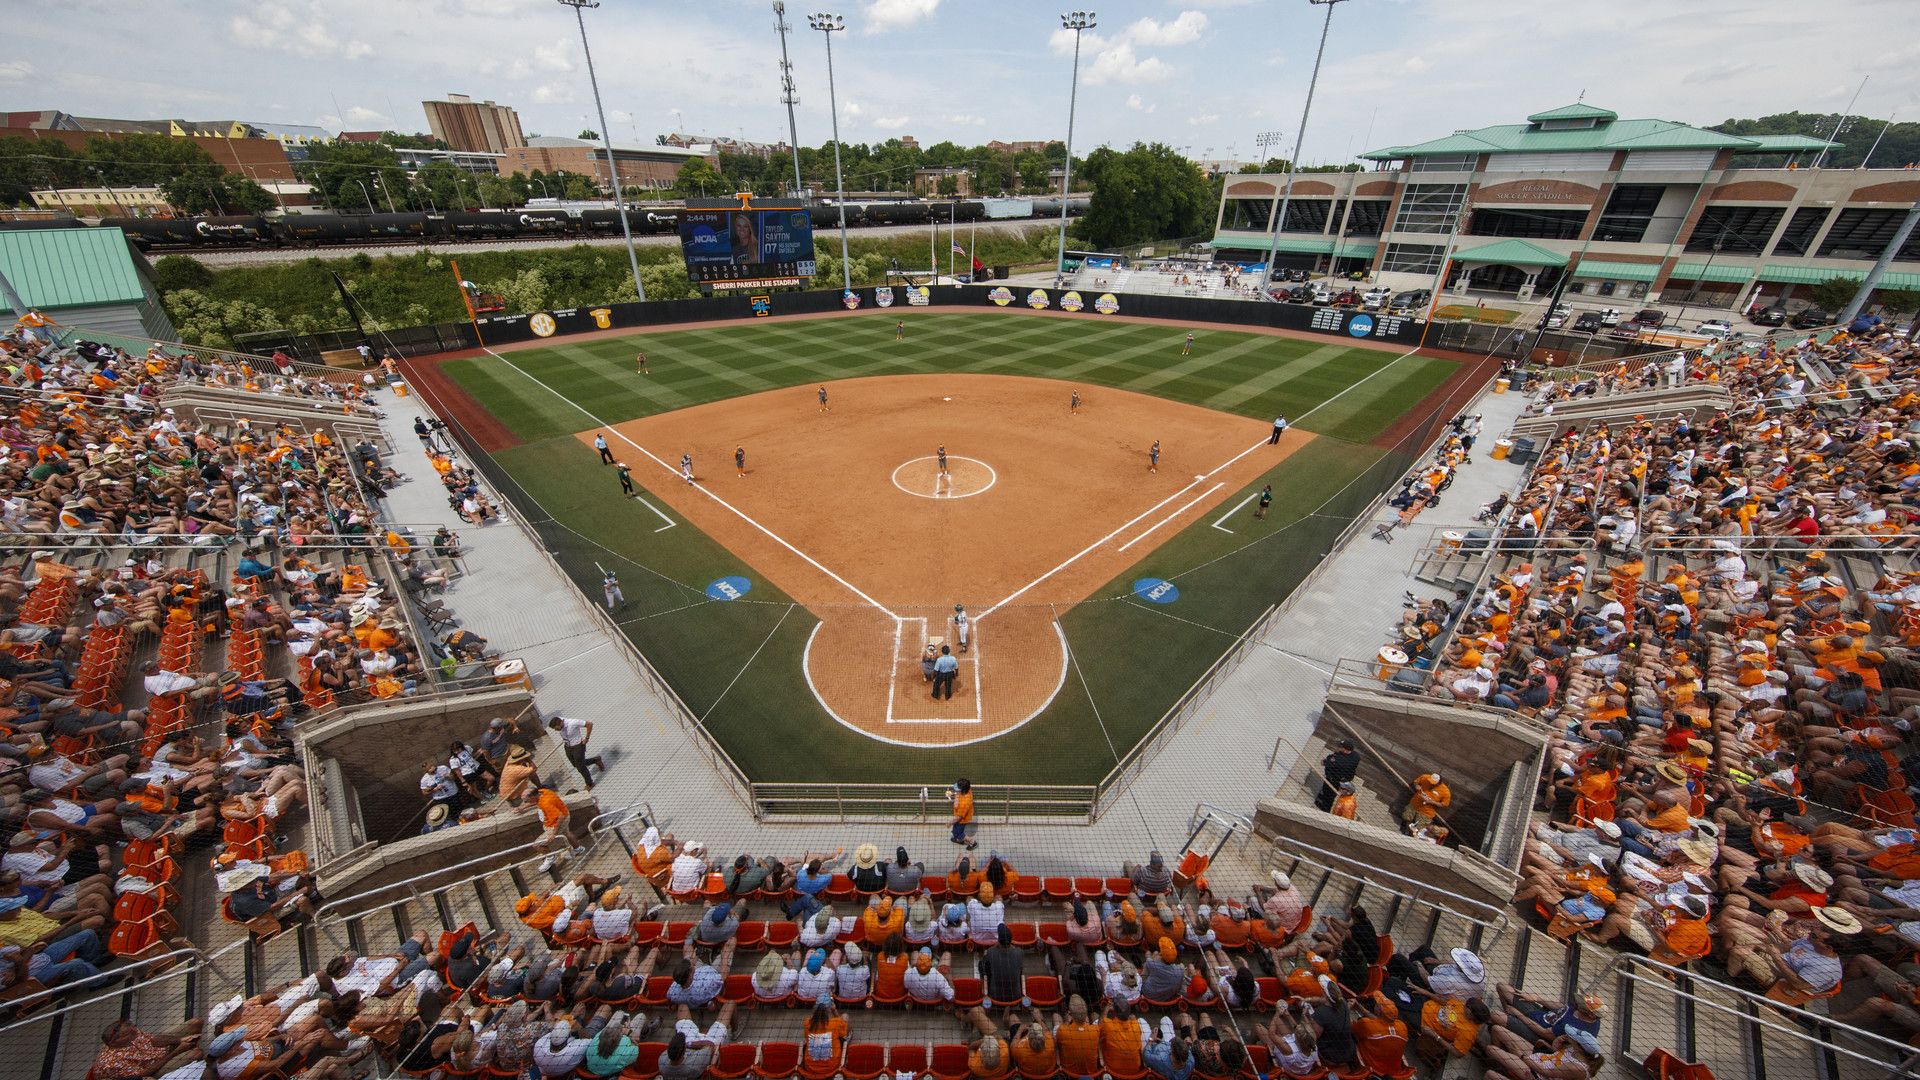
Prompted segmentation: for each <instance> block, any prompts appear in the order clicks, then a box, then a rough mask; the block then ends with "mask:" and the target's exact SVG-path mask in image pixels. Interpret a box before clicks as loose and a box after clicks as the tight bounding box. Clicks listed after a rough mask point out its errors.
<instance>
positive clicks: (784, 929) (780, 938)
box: [767, 922, 800, 949]
mask: <svg viewBox="0 0 1920 1080" xmlns="http://www.w3.org/2000/svg"><path fill="white" fill-rule="evenodd" d="M799 940H800V925H799V924H798V923H790V922H770V923H768V924H767V948H769V949H784V948H786V947H787V946H789V945H792V944H793V943H794V942H796V941H799Z"/></svg>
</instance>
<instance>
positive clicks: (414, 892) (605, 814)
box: [313, 803, 651, 937]
mask: <svg viewBox="0 0 1920 1080" xmlns="http://www.w3.org/2000/svg"><path fill="white" fill-rule="evenodd" d="M642 809H647V813H648V814H649V815H650V814H651V809H650V808H646V804H645V803H631V804H629V805H627V806H623V807H621V808H620V809H618V810H607V811H602V812H601V813H599V814H596V815H594V817H593V818H592V820H591V821H589V822H588V824H587V831H588V834H589V835H591V836H592V837H593V838H594V845H595V846H597V845H598V842H599V841H600V840H601V839H602V838H603V837H605V836H606V835H607V834H609V833H611V832H613V831H615V830H617V829H619V827H620V826H622V825H625V824H627V823H628V822H630V821H632V820H633V819H634V817H635V816H639V815H638V814H637V813H635V812H637V811H640V810H642ZM617 815H626V816H624V817H621V818H620V820H619V821H615V822H612V823H611V824H606V823H605V822H606V820H607V819H610V818H612V817H615V816H617ZM562 842H563V841H562ZM554 843H555V841H551V840H548V839H546V838H544V837H541V838H537V839H534V840H529V841H528V842H526V843H524V844H517V845H515V846H513V847H510V848H503V849H501V850H498V851H490V852H488V853H487V854H485V855H480V856H476V857H474V858H471V859H467V860H465V861H463V862H457V863H453V864H451V865H449V866H443V867H440V868H439V869H437V870H429V871H427V872H425V873H422V874H415V875H414V876H413V877H410V878H404V879H402V880H400V881H395V882H390V883H388V884H386V885H382V886H380V887H379V888H376V889H368V890H367V891H365V892H360V893H354V894H353V895H352V896H344V897H341V898H340V899H337V900H331V901H328V902H327V903H325V904H322V905H321V906H320V909H319V910H318V911H315V912H314V913H313V925H314V926H315V927H317V928H319V929H321V930H328V929H329V924H328V923H327V920H326V916H327V914H328V913H329V912H331V911H334V910H335V909H337V908H342V907H346V906H348V905H354V910H353V913H352V914H351V915H347V916H343V918H353V919H361V918H365V917H366V916H368V915H371V914H373V913H374V912H377V911H386V910H388V909H389V908H395V907H399V906H400V905H401V904H406V903H410V902H412V901H414V900H417V899H419V896H420V890H418V889H416V888H414V886H416V885H418V884H419V883H420V882H422V881H425V880H427V879H428V878H434V877H439V876H440V875H442V874H447V873H451V872H453V871H456V870H464V869H467V868H469V867H473V866H478V865H480V864H481V863H486V862H493V861H495V860H498V859H499V858H500V857H501V856H503V855H512V854H514V853H515V852H520V851H527V850H529V849H532V848H540V849H542V851H543V852H550V849H551V848H552V847H553V845H554ZM542 857H543V858H544V857H545V856H544V855H542ZM587 857H590V854H589V856H582V858H587ZM532 861H533V860H532V858H531V857H529V858H526V859H521V860H517V861H512V862H504V863H500V864H499V865H496V866H493V867H490V868H488V869H487V870H485V871H483V872H482V873H483V874H496V873H499V872H500V871H501V870H504V869H507V868H508V867H509V866H520V865H523V864H525V863H528V862H532ZM475 876H480V875H474V876H469V877H464V878H460V879H458V880H454V881H449V882H447V883H446V884H444V885H436V886H434V887H433V888H431V889H427V890H426V891H427V892H428V893H437V892H444V891H445V890H447V889H450V888H453V887H454V886H456V885H460V884H463V883H465V882H468V881H472V880H474V877H475ZM400 888H405V889H408V893H407V895H406V896H403V897H401V898H400V899H398V900H393V901H389V902H387V903H384V904H378V905H375V906H373V907H359V906H358V905H357V904H356V903H355V902H356V901H364V900H367V899H368V898H370V897H374V896H378V895H379V894H381V893H384V892H390V891H392V890H394V889H400ZM328 936H329V937H331V936H332V934H331V933H329V934H328Z"/></svg>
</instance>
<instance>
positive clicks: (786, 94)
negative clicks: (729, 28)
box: [773, 0, 805, 199]
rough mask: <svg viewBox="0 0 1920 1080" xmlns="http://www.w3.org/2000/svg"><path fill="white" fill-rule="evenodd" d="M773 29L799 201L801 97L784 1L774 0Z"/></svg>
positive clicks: (781, 94)
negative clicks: (796, 114)
mask: <svg viewBox="0 0 1920 1080" xmlns="http://www.w3.org/2000/svg"><path fill="white" fill-rule="evenodd" d="M773 28H774V30H776V31H778V32H779V34H780V100H781V101H782V102H785V103H786V106H787V142H788V143H790V144H791V145H792V147H793V197H794V198H796V199H797V198H799V197H800V192H801V191H803V190H805V189H804V188H803V187H802V185H801V183H800V126H799V125H798V124H796V123H795V122H794V119H793V107H794V106H795V105H798V104H800V95H799V93H797V92H796V91H795V90H794V88H793V64H792V63H790V62H789V61H788V60H787V31H789V30H791V29H793V27H791V26H789V25H787V5H786V4H785V3H784V2H782V0H773Z"/></svg>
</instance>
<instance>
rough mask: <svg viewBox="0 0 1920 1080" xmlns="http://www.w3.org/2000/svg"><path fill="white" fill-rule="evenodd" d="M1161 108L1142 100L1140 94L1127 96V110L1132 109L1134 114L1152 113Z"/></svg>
mask: <svg viewBox="0 0 1920 1080" xmlns="http://www.w3.org/2000/svg"><path fill="white" fill-rule="evenodd" d="M1159 107H1160V106H1158V105H1149V104H1147V103H1146V102H1144V101H1142V100H1140V95H1139V94H1128V95H1127V108H1129V109H1132V110H1133V111H1134V112H1144V113H1150V112H1152V111H1154V110H1155V109H1158V108H1159Z"/></svg>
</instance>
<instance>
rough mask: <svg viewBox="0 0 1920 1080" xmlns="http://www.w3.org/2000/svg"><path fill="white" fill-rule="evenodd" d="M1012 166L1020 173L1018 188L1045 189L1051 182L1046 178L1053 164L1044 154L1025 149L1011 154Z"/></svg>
mask: <svg viewBox="0 0 1920 1080" xmlns="http://www.w3.org/2000/svg"><path fill="white" fill-rule="evenodd" d="M1013 167H1014V170H1015V171H1016V172H1018V173H1019V174H1020V188H1021V190H1023V191H1046V190H1047V189H1048V188H1049V187H1050V186H1051V184H1052V182H1051V181H1049V180H1048V179H1047V171H1048V170H1049V169H1051V168H1053V166H1052V165H1051V164H1050V163H1049V162H1048V161H1047V158H1046V155H1045V154H1039V153H1035V152H1034V151H1031V150H1029V151H1027V152H1026V153H1024V154H1015V155H1014V156H1013Z"/></svg>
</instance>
